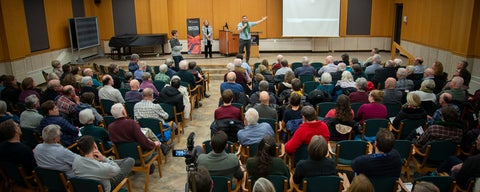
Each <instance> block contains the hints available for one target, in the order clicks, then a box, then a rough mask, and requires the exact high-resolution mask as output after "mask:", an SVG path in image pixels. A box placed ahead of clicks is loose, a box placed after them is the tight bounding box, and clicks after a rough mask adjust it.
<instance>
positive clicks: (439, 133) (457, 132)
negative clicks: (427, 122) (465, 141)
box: [415, 125, 463, 147]
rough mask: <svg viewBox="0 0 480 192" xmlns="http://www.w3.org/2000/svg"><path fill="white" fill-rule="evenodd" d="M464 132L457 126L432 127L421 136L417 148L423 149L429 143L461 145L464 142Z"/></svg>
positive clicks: (416, 143)
mask: <svg viewBox="0 0 480 192" xmlns="http://www.w3.org/2000/svg"><path fill="white" fill-rule="evenodd" d="M462 136H463V130H462V129H461V128H459V127H455V126H444V125H432V126H430V127H428V128H427V130H425V132H424V133H423V134H422V135H420V137H419V138H418V140H417V142H415V145H416V146H417V147H423V146H424V145H425V144H426V143H428V142H429V141H434V140H445V141H452V142H454V143H457V144H458V143H460V142H461V141H462Z"/></svg>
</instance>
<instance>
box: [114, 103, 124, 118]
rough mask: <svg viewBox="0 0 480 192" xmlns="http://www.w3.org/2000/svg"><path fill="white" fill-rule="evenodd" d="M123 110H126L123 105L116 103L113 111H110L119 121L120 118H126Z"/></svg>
mask: <svg viewBox="0 0 480 192" xmlns="http://www.w3.org/2000/svg"><path fill="white" fill-rule="evenodd" d="M123 110H125V108H124V107H123V104H121V103H115V104H114V105H113V106H112V109H110V113H112V115H113V117H115V119H118V118H121V117H124V115H123Z"/></svg>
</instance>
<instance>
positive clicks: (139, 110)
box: [133, 88, 170, 127]
mask: <svg viewBox="0 0 480 192" xmlns="http://www.w3.org/2000/svg"><path fill="white" fill-rule="evenodd" d="M142 95H143V100H141V101H140V102H138V103H137V104H135V107H134V109H133V110H134V114H135V115H134V116H135V120H137V119H142V118H153V119H158V120H160V121H161V122H162V124H163V127H170V125H168V123H167V122H165V121H166V120H168V113H167V112H165V111H164V110H163V109H162V106H160V105H159V104H158V103H153V90H152V89H150V88H146V89H144V90H143V91H142Z"/></svg>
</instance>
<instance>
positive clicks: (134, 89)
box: [125, 79, 143, 103]
mask: <svg viewBox="0 0 480 192" xmlns="http://www.w3.org/2000/svg"><path fill="white" fill-rule="evenodd" d="M142 97H143V96H142V92H140V83H139V82H138V80H136V79H134V80H132V81H130V91H128V92H127V93H125V102H131V103H137V102H139V101H141V100H142Z"/></svg>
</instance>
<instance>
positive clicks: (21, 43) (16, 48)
mask: <svg viewBox="0 0 480 192" xmlns="http://www.w3.org/2000/svg"><path fill="white" fill-rule="evenodd" d="M1 9H2V15H3V24H4V26H8V27H5V37H6V39H5V42H6V44H7V46H6V47H5V48H6V49H8V58H6V59H7V60H10V61H11V60H15V59H19V58H23V57H25V55H28V54H30V44H29V42H28V33H27V23H26V18H25V11H24V8H23V1H11V0H1Z"/></svg>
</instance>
